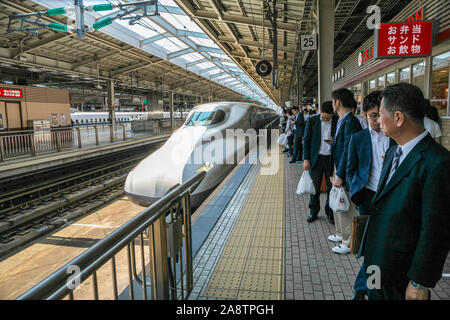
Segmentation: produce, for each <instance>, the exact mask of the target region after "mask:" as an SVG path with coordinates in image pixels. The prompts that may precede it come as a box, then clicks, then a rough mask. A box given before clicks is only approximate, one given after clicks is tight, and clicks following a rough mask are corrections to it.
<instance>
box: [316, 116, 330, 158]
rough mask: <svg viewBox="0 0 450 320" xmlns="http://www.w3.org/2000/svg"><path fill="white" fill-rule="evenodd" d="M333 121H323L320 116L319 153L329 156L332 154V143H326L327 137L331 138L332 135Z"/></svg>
mask: <svg viewBox="0 0 450 320" xmlns="http://www.w3.org/2000/svg"><path fill="white" fill-rule="evenodd" d="M331 121H332V120H329V121H322V116H320V131H321V132H320V149H319V155H322V156H329V155H331V144H328V143H326V142H325V141H324V140H325V139H330V137H331Z"/></svg>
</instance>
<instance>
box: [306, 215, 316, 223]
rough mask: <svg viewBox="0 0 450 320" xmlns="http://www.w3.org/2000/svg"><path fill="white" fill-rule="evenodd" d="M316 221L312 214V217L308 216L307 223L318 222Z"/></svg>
mask: <svg viewBox="0 0 450 320" xmlns="http://www.w3.org/2000/svg"><path fill="white" fill-rule="evenodd" d="M316 219H317V217H316V216H313V215H312V214H310V215H309V216H308V218H306V221H307V222H313V221H314V220H316Z"/></svg>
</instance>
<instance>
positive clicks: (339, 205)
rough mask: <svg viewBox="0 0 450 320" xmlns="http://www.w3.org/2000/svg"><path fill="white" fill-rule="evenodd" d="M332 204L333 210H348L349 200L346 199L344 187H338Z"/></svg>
mask: <svg viewBox="0 0 450 320" xmlns="http://www.w3.org/2000/svg"><path fill="white" fill-rule="evenodd" d="M334 205H335V209H336V210H335V212H347V211H348V210H350V202H349V201H348V198H347V194H346V193H345V190H344V188H342V187H341V188H339V192H338V196H337V198H336V200H335V203H334Z"/></svg>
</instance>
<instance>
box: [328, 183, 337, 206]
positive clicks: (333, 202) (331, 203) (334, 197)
mask: <svg viewBox="0 0 450 320" xmlns="http://www.w3.org/2000/svg"><path fill="white" fill-rule="evenodd" d="M338 194H339V188H336V187H334V186H333V188H331V190H330V197H329V200H328V206H329V207H330V209H331V210H333V211H334V212H336V201H337V200H338Z"/></svg>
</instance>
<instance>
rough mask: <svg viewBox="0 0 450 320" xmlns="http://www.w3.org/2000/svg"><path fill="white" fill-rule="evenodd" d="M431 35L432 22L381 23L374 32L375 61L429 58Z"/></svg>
mask: <svg viewBox="0 0 450 320" xmlns="http://www.w3.org/2000/svg"><path fill="white" fill-rule="evenodd" d="M433 35H434V33H433V21H414V22H400V23H382V24H380V29H379V30H375V50H374V51H375V52H374V55H375V59H377V58H384V59H385V58H407V57H424V56H429V55H430V54H431V47H432V42H433Z"/></svg>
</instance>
